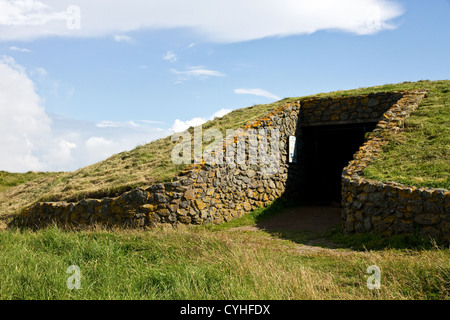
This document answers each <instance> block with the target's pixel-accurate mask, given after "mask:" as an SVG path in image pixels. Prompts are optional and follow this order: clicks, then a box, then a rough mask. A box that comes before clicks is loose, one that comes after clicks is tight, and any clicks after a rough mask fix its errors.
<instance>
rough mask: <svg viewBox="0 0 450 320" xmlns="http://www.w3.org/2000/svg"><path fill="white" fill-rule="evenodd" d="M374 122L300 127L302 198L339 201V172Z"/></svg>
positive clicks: (309, 200) (330, 201)
mask: <svg viewBox="0 0 450 320" xmlns="http://www.w3.org/2000/svg"><path fill="white" fill-rule="evenodd" d="M376 125H377V123H376V122H364V123H347V124H339V125H312V126H303V127H302V140H301V143H302V146H303V147H302V152H303V156H302V157H301V160H302V162H303V166H302V167H303V168H302V169H303V170H302V175H303V177H302V184H303V190H304V191H303V194H304V197H302V198H303V201H306V202H308V203H310V204H319V205H329V204H331V203H340V202H341V185H342V182H341V174H342V170H343V169H344V167H346V166H347V165H348V162H349V161H350V160H352V159H353V155H354V154H355V153H356V151H358V149H359V147H360V146H362V145H363V143H364V142H365V137H366V133H368V132H371V131H373V130H374V129H375V127H376Z"/></svg>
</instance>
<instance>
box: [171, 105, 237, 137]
mask: <svg viewBox="0 0 450 320" xmlns="http://www.w3.org/2000/svg"><path fill="white" fill-rule="evenodd" d="M231 111H232V110H231V109H225V108H224V109H220V110H219V111H217V112H215V113H214V114H213V115H212V116H211V117H209V118H208V119H206V118H193V119H191V120H187V121H181V120H180V119H176V120H175V121H174V123H173V125H172V127H171V128H170V130H171V131H172V132H183V131H185V130H187V129H189V128H190V127H196V126H199V125H202V124H204V123H205V122H207V121H208V120H214V119H215V118H221V117H223V116H224V115H226V114H228V113H230V112H231Z"/></svg>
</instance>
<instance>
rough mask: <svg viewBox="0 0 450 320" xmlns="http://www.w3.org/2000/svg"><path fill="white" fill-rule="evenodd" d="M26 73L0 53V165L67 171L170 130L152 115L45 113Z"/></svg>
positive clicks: (21, 169) (20, 169) (10, 168)
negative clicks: (106, 117) (117, 117)
mask: <svg viewBox="0 0 450 320" xmlns="http://www.w3.org/2000/svg"><path fill="white" fill-rule="evenodd" d="M28 75H29V72H27V70H26V69H25V68H24V67H22V66H21V65H19V64H18V63H17V62H16V61H15V60H14V59H13V58H11V57H9V56H1V57H0V146H1V148H0V170H6V171H12V172H25V171H29V170H34V171H72V170H76V169H78V168H81V167H84V166H87V165H90V164H92V163H95V162H98V161H101V160H104V159H106V158H107V157H109V156H112V155H113V154H115V153H118V152H121V151H125V150H130V149H132V148H134V147H136V146H137V145H140V144H144V143H148V142H151V141H153V140H155V139H158V138H162V137H165V136H168V135H170V134H171V133H172V131H170V130H164V129H160V128H155V127H152V124H154V121H148V123H147V122H146V121H132V120H130V121H126V122H112V121H102V122H100V123H97V124H96V123H93V122H86V121H79V120H73V119H67V118H64V117H61V116H57V115H52V114H47V113H46V112H45V109H44V106H43V102H42V99H41V98H40V97H39V95H38V94H37V93H36V88H35V85H34V83H33V81H32V80H31V79H30V78H29V76H28Z"/></svg>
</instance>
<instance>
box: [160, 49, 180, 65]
mask: <svg viewBox="0 0 450 320" xmlns="http://www.w3.org/2000/svg"><path fill="white" fill-rule="evenodd" d="M163 59H164V60H166V61H169V62H170V63H174V62H176V61H177V60H178V56H177V55H176V54H175V53H174V52H173V51H167V52H166V54H165V55H164V56H163Z"/></svg>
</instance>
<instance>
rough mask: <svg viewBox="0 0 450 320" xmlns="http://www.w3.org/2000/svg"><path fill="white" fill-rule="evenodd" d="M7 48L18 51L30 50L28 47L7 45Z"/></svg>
mask: <svg viewBox="0 0 450 320" xmlns="http://www.w3.org/2000/svg"><path fill="white" fill-rule="evenodd" d="M9 50H11V51H19V52H31V50H30V49H27V48H19V47H16V46H12V47H9Z"/></svg>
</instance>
